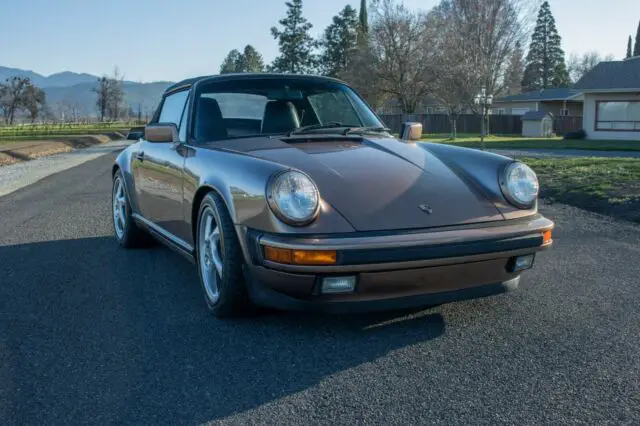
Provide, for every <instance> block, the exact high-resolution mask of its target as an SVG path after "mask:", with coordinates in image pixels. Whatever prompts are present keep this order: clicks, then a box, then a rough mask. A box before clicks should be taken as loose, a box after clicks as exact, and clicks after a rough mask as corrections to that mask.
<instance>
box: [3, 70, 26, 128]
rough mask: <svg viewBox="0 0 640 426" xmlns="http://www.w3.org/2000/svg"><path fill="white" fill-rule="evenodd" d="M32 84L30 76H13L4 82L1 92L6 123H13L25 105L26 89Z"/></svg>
mask: <svg viewBox="0 0 640 426" xmlns="http://www.w3.org/2000/svg"><path fill="white" fill-rule="evenodd" d="M29 85H31V81H30V80H29V79H28V78H23V77H11V78H8V79H7V80H6V82H5V84H3V88H2V89H1V92H0V94H1V95H2V96H0V107H2V112H3V115H4V120H5V123H7V124H13V121H14V119H15V116H16V112H18V111H19V110H20V109H21V108H23V107H24V98H25V91H26V89H27V87H28V86H29Z"/></svg>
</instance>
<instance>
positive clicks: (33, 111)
mask: <svg viewBox="0 0 640 426" xmlns="http://www.w3.org/2000/svg"><path fill="white" fill-rule="evenodd" d="M45 104H46V96H45V93H44V90H42V89H41V88H39V87H37V86H34V85H33V84H31V83H30V82H29V83H28V84H27V85H26V86H25V88H24V92H23V99H22V105H23V107H24V108H25V109H26V110H27V111H28V113H29V118H30V119H31V122H32V123H35V121H36V118H38V115H39V114H40V112H41V111H42V110H43V109H44V107H45Z"/></svg>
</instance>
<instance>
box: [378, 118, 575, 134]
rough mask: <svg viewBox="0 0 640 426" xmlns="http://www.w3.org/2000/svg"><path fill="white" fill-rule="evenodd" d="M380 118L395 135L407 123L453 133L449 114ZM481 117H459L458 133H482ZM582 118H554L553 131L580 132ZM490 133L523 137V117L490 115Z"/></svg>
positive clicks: (430, 130) (424, 129) (425, 131)
mask: <svg viewBox="0 0 640 426" xmlns="http://www.w3.org/2000/svg"><path fill="white" fill-rule="evenodd" d="M380 118H381V119H382V121H383V122H384V124H385V125H386V126H387V127H389V128H390V129H391V130H392V131H393V132H394V133H399V132H400V126H401V125H402V123H403V122H406V121H417V122H419V123H422V129H423V130H422V131H423V133H451V119H450V118H449V116H448V115H447V114H388V115H387V114H384V115H381V116H380ZM480 124H481V123H480V116H478V115H475V114H464V115H459V116H458V120H457V131H458V133H478V134H479V133H480V129H481V125H480ZM581 128H582V117H570V116H567V117H563V116H558V117H554V120H553V131H554V133H556V134H558V135H562V134H564V133H566V132H570V131H575V130H580V129H581ZM488 130H489V133H491V134H494V135H521V134H522V117H521V116H519V115H490V116H489V129H488Z"/></svg>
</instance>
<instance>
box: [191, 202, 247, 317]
mask: <svg viewBox="0 0 640 426" xmlns="http://www.w3.org/2000/svg"><path fill="white" fill-rule="evenodd" d="M205 212H210V213H212V214H213V218H214V220H215V223H216V224H217V226H218V230H219V233H220V238H219V242H220V243H219V250H220V254H221V258H222V265H223V266H222V274H221V276H219V275H218V277H219V278H218V279H217V283H218V298H217V300H215V301H212V300H211V299H210V298H209V296H208V294H207V291H206V289H205V282H204V279H203V276H202V274H203V268H202V267H201V256H200V248H201V244H200V242H201V235H202V232H201V228H202V227H203V226H205V224H204V223H203V217H204V216H205V215H204V213H205ZM195 245H196V264H197V267H198V276H199V278H200V284H201V286H202V291H203V293H204V299H205V303H206V306H207V309H208V310H209V312H210V313H211V314H213V315H215V316H216V317H217V318H227V317H237V316H243V315H247V314H249V313H251V312H252V311H253V305H252V303H251V300H250V298H249V294H248V292H247V286H246V284H245V282H244V276H243V273H242V265H243V264H244V257H243V255H242V250H241V248H240V243H239V242H238V236H237V235H236V231H235V227H234V225H233V221H232V220H231V217H230V216H229V212H228V210H227V207H226V205H225V203H224V201H222V198H220V196H219V195H218V194H216V193H215V192H210V193H208V194H207V195H205V197H204V199H203V200H202V203H201V204H200V209H199V211H198V222H197V228H196V244H195Z"/></svg>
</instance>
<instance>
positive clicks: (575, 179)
mask: <svg viewBox="0 0 640 426" xmlns="http://www.w3.org/2000/svg"><path fill="white" fill-rule="evenodd" d="M519 160H520V161H523V162H525V163H527V164H528V165H529V166H530V167H531V168H532V169H533V170H535V172H536V173H537V175H538V178H539V180H540V189H541V195H542V197H543V198H547V199H548V200H551V201H553V200H556V201H559V202H563V203H566V204H571V205H574V206H576V207H581V208H584V209H587V210H591V211H595V212H598V213H604V214H608V215H612V216H616V217H620V218H623V219H627V220H631V221H634V222H638V223H640V159H635V158H551V159H549V158H544V159H538V158H519Z"/></svg>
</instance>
